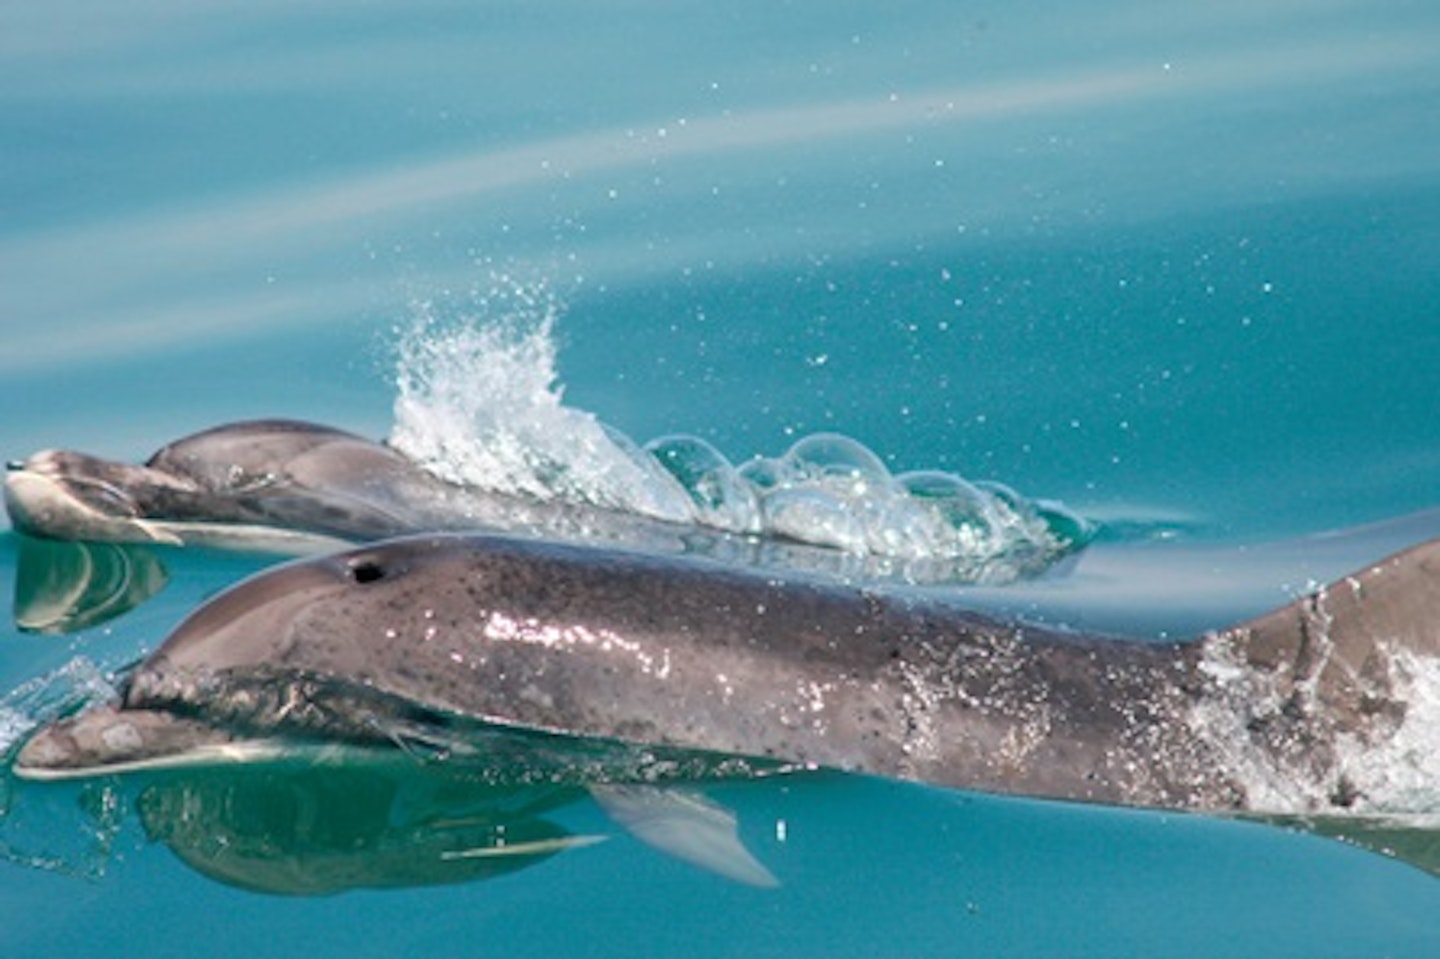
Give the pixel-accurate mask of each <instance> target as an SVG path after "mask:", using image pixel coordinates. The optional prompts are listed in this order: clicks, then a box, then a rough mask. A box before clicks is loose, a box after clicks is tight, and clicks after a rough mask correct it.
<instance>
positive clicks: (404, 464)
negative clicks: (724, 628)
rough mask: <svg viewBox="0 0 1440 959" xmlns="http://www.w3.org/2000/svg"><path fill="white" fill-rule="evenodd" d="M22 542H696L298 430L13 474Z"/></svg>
mask: <svg viewBox="0 0 1440 959" xmlns="http://www.w3.org/2000/svg"><path fill="white" fill-rule="evenodd" d="M5 503H6V507H7V509H8V510H9V513H10V517H11V521H12V522H13V523H14V525H15V527H16V528H17V529H18V530H20V531H21V532H24V533H29V534H31V535H34V536H41V537H46V538H52V539H62V540H82V541H95V542H119V543H160V544H164V545H171V546H181V545H192V544H200V545H209V546H219V547H225V548H242V549H253V550H258V551H266V552H278V553H287V554H297V553H298V554H305V553H315V552H326V551H330V550H334V549H338V548H341V547H343V546H347V545H351V544H353V543H355V542H359V541H364V540H372V539H380V538H383V537H386V536H395V535H399V534H402V533H413V532H419V531H422V530H457V529H491V530H531V531H533V532H537V533H544V534H546V535H550V536H562V537H571V538H579V537H594V538H597V539H610V540H615V541H621V542H627V543H631V544H632V545H636V546H643V547H646V548H667V549H680V548H682V547H683V545H684V544H683V542H682V539H681V537H682V535H683V534H684V533H685V532H687V530H686V529H684V528H681V527H677V526H675V525H673V524H668V523H665V522H664V521H661V520H656V519H651V518H649V517H641V516H630V515H622V514H616V513H614V512H613V511H608V510H603V509H600V508H596V507H590V506H587V505H585V504H577V503H542V502H537V501H531V500H527V499H524V498H522V497H517V496H505V495H501V494H493V493H488V492H486V491H484V490H477V489H471V488H461V487H458V486H455V485H453V484H450V483H447V482H445V481H443V480H441V479H440V478H438V477H436V476H434V475H433V474H431V473H429V472H427V471H425V470H424V469H422V468H421V467H420V466H418V465H416V464H415V463H414V462H412V461H411V460H409V459H407V458H406V457H405V456H403V455H401V454H400V453H398V452H397V451H395V450H394V449H391V448H390V447H389V446H386V445H384V444H381V443H375V442H372V441H370V440H367V439H365V438H364V437H361V436H356V435H355V434H353V433H348V432H345V431H344V430H338V429H334V428H332V427H328V426H322V425H319V424H315V423H307V422H303V421H299V420H284V419H268V420H248V421H243V422H237V423H229V424H225V425H223V426H218V427H215V428H214V429H209V430H205V431H203V432H200V433H196V434H194V435H192V436H187V437H185V438H183V439H180V440H176V441H175V442H173V443H171V444H169V445H167V446H164V447H162V448H161V449H160V450H159V451H157V452H156V453H155V455H154V456H152V457H150V459H149V460H148V461H147V462H146V463H145V464H144V465H138V466H137V465H134V464H130V463H122V462H116V461H112V460H106V459H102V458H99V457H94V456H89V455H87V454H85V453H78V452H74V451H70V450H43V451H41V452H39V453H36V454H34V455H33V456H31V457H29V458H28V459H26V460H24V461H22V462H18V463H12V464H10V468H9V470H8V472H7V474H6V477H5Z"/></svg>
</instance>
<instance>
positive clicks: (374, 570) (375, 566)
mask: <svg viewBox="0 0 1440 959" xmlns="http://www.w3.org/2000/svg"><path fill="white" fill-rule="evenodd" d="M350 578H351V579H353V580H355V582H357V583H373V582H375V581H376V580H378V579H384V578H385V570H384V569H382V568H381V566H380V564H379V563H377V562H375V561H374V560H373V559H362V560H360V561H359V562H357V563H355V564H354V565H353V566H351V567H350Z"/></svg>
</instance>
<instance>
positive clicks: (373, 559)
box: [14, 541, 452, 779]
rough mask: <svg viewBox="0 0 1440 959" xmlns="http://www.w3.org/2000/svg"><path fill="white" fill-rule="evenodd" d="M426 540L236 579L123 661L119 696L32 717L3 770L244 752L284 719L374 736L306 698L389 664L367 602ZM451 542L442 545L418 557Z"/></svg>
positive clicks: (37, 771)
mask: <svg viewBox="0 0 1440 959" xmlns="http://www.w3.org/2000/svg"><path fill="white" fill-rule="evenodd" d="M425 554H426V549H425V542H423V541H422V542H407V541H396V542H394V543H393V544H392V543H385V544H379V545H377V546H375V547H372V548H365V549H362V550H354V551H351V552H349V553H341V554H337V555H333V556H324V557H320V558H317V559H310V560H302V561H295V562H291V563H287V564H284V565H281V566H278V567H272V568H271V569H268V570H265V571H262V572H261V573H258V574H256V575H254V576H252V577H250V578H248V579H247V580H244V581H242V582H241V583H238V584H236V585H235V586H233V587H231V588H230V589H228V590H226V591H224V592H222V593H220V594H219V595H217V596H215V597H214V598H212V599H211V600H210V601H208V602H207V603H205V604H204V605H202V606H200V607H199V608H198V609H196V610H195V611H194V612H193V613H192V614H191V615H190V616H189V617H188V618H186V619H185V620H184V621H182V622H181V624H180V625H179V626H178V627H177V628H176V629H175V630H174V631H173V632H172V633H171V634H170V635H169V637H167V638H166V640H165V641H164V642H163V643H162V644H161V645H160V646H159V647H158V648H157V649H156V650H155V651H154V652H153V653H152V654H151V655H150V656H148V657H147V658H146V659H145V660H144V661H143V662H141V663H139V664H138V665H137V666H136V667H134V669H133V670H131V672H130V673H129V675H128V676H127V677H126V678H125V680H124V681H123V683H122V693H121V699H120V701H119V702H118V703H114V704H107V705H103V706H98V707H94V708H91V709H88V710H86V711H84V712H81V713H79V714H76V715H74V716H71V717H67V718H64V719H61V720H58V721H56V722H54V723H52V724H50V725H48V726H46V727H44V728H42V729H41V730H39V731H38V732H37V733H36V734H35V735H34V736H32V737H31V738H30V740H29V741H28V742H27V743H26V744H25V745H24V747H23V748H22V749H21V750H20V752H19V753H18V755H17V756H16V758H15V763H14V768H15V772H16V773H17V774H18V775H20V776H22V777H25V778H32V779H57V778H71V777H78V776H88V775H96V774H99V773H104V772H113V771H126V770H130V769H140V768H157V767H167V766H176V765H190V764H196V763H208V762H214V761H224V760H226V759H249V758H251V756H252V754H253V753H254V751H255V750H256V749H257V748H258V749H261V750H262V754H263V752H264V750H266V749H270V748H271V746H272V745H273V736H274V735H281V736H283V735H285V734H286V733H298V734H301V735H304V734H306V733H316V732H318V733H322V734H324V735H326V736H330V737H334V738H339V739H347V738H348V739H358V740H365V739H369V738H375V734H374V731H373V730H371V731H369V733H368V734H367V730H366V729H365V728H363V723H364V722H365V721H364V720H362V721H361V723H360V724H359V725H357V726H347V725H346V721H345V720H344V719H343V718H339V717H335V716H332V715H331V714H330V713H326V712H324V710H317V709H314V708H311V706H310V705H309V703H308V700H309V699H310V698H311V697H312V696H313V693H314V684H315V683H317V682H320V683H323V682H325V681H327V680H330V681H334V682H335V683H336V684H337V685H343V686H344V687H345V688H346V689H350V688H351V687H353V688H354V689H355V690H358V691H359V693H358V695H361V696H363V695H364V687H365V685H366V682H367V679H368V677H371V676H373V675H376V674H377V673H379V672H380V671H381V670H383V669H386V668H389V665H390V660H391V658H392V654H393V652H394V650H393V649H392V648H390V647H391V646H393V644H391V643H388V642H385V637H384V635H383V634H384V630H385V627H384V625H383V623H382V621H381V616H380V614H381V612H382V611H383V610H384V609H385V608H389V607H395V606H398V607H400V608H402V609H403V608H404V607H405V605H406V604H407V603H408V602H409V596H408V590H409V589H410V588H411V587H410V586H409V585H407V583H406V582H405V580H406V579H407V576H408V574H409V573H410V572H411V565H412V562H420V563H423V562H424V560H423V557H424V556H425ZM451 555H452V553H451V551H449V550H446V549H444V548H441V549H439V550H438V552H437V554H436V555H435V556H434V557H432V558H431V560H430V564H435V563H438V564H441V565H444V564H445V563H446V562H448V561H449V558H450V557H451ZM377 634H378V635H377ZM377 640H378V642H377ZM362 712H363V709H357V710H356V713H357V714H360V713H362ZM257 744H258V745H257ZM267 744H270V745H267Z"/></svg>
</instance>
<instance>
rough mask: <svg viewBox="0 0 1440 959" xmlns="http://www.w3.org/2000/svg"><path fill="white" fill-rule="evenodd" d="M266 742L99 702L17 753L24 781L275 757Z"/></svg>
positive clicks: (276, 747)
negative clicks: (245, 738) (103, 704)
mask: <svg viewBox="0 0 1440 959" xmlns="http://www.w3.org/2000/svg"><path fill="white" fill-rule="evenodd" d="M282 752H283V749H282V747H281V745H280V744H279V743H277V742H274V741H270V740H243V739H237V738H236V737H235V735H234V734H232V733H230V732H227V731H226V730H223V729H221V728H219V727H217V726H212V725H210V724H208V723H205V722H202V721H199V720H196V719H190V718H186V717H182V716H176V715H173V714H171V713H166V712H161V711H159V710H151V709H118V708H116V707H114V706H102V707H98V708H95V709H90V710H86V711H85V712H83V713H80V714H78V715H76V716H71V717H69V718H67V719H62V720H59V721H57V722H54V723H51V724H50V725H49V726H45V727H44V728H42V729H41V730H40V731H39V732H37V733H36V734H35V735H34V736H32V737H31V738H30V740H29V741H28V742H27V743H26V744H25V745H24V746H23V747H21V749H20V753H19V755H17V756H16V757H15V763H14V767H13V768H14V771H15V775H17V776H19V777H20V778H22V779H36V780H54V779H80V778H84V777H88V776H100V775H108V774H112V773H124V772H134V771H137V770H142V769H168V768H173V767H179V766H198V765H214V764H217V763H226V762H245V761H252V760H256V759H262V758H271V757H273V756H278V755H280V754H281V753H282Z"/></svg>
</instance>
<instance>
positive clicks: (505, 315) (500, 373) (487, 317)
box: [390, 277, 1091, 583]
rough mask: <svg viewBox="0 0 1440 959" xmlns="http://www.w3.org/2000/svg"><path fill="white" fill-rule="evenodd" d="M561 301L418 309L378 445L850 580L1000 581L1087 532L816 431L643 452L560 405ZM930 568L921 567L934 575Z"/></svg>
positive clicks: (495, 298)
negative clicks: (768, 552) (772, 541)
mask: <svg viewBox="0 0 1440 959" xmlns="http://www.w3.org/2000/svg"><path fill="white" fill-rule="evenodd" d="M559 315H560V305H559V303H558V300H557V298H556V297H555V296H554V295H553V294H552V293H551V292H550V290H549V289H548V288H547V287H545V286H544V285H543V284H539V285H537V284H525V283H519V282H516V281H514V280H511V279H508V278H503V277H502V278H499V279H497V280H495V281H494V282H493V283H492V285H491V287H490V289H489V290H488V291H486V292H484V293H475V294H472V296H471V297H470V299H469V300H468V301H467V302H466V303H465V304H464V306H463V308H461V309H458V310H457V309H454V308H453V305H452V304H443V305H437V304H435V303H433V302H426V303H421V304H418V305H417V313H416V317H415V319H414V321H413V322H412V323H411V324H410V325H409V326H408V327H406V328H404V329H401V330H398V331H397V333H398V334H399V344H398V350H397V352H398V357H397V360H398V362H397V370H396V375H395V383H396V398H395V423H394V426H393V428H392V431H391V435H390V443H391V445H392V446H394V447H395V448H396V449H398V450H400V451H401V452H402V453H405V454H406V455H407V456H409V457H411V458H412V459H414V460H415V461H416V462H418V463H420V464H421V465H422V466H424V467H425V468H426V469H428V470H430V471H431V472H432V473H434V474H435V475H437V476H439V477H441V478H442V479H444V480H446V481H448V482H452V483H456V484H458V485H463V486H469V487H474V488H479V489H483V490H487V491H490V492H496V493H502V494H508V495H514V496H520V497H525V498H528V499H531V500H537V501H553V502H562V503H563V502H569V503H583V504H588V505H591V506H599V507H604V508H607V509H613V510H617V511H620V512H626V513H631V514H639V515H643V516H650V517H656V518H659V519H664V520H668V521H670V522H674V523H681V524H687V525H695V524H699V525H701V526H705V527H708V528H710V529H714V530H720V531H723V532H727V533H736V534H741V535H744V536H754V535H761V536H769V537H772V538H778V539H780V540H783V541H787V542H794V543H802V544H806V545H809V546H819V547H825V548H828V549H830V550H834V551H835V553H836V555H837V556H850V557H867V558H878V559H879V560H880V561H881V562H880V563H879V565H875V564H870V565H867V566H866V567H865V569H864V570H863V571H862V572H861V575H865V574H867V573H868V574H876V575H886V576H889V575H897V574H898V575H901V576H903V577H904V578H907V579H910V580H911V581H916V582H954V581H968V582H989V583H1001V582H1008V581H1010V580H1013V579H1016V578H1017V577H1020V576H1024V575H1027V574H1032V573H1036V572H1039V571H1042V570H1044V569H1046V568H1048V567H1049V566H1050V565H1052V564H1053V563H1054V562H1056V561H1057V560H1059V559H1061V558H1062V557H1064V556H1065V555H1067V554H1069V553H1071V552H1073V551H1074V550H1076V549H1079V548H1081V547H1083V546H1084V544H1085V542H1086V541H1087V540H1088V539H1089V537H1090V535H1091V527H1090V524H1089V523H1087V522H1086V521H1085V520H1083V519H1081V518H1079V517H1077V516H1074V515H1073V514H1071V513H1069V512H1068V511H1066V510H1065V509H1064V508H1063V507H1060V506H1058V505H1057V504H1053V503H1045V502H1035V501H1030V500H1027V499H1025V498H1024V497H1022V496H1020V495H1018V494H1017V493H1015V492H1014V491H1013V490H1011V489H1009V488H1007V487H1005V486H1002V485H1000V484H998V483H969V482H967V481H966V480H964V479H962V478H961V477H959V476H956V475H954V474H951V473H941V472H936V471H917V472H911V473H904V474H901V475H898V476H897V475H892V474H891V472H890V471H889V469H888V468H887V467H886V466H885V464H884V463H883V462H882V461H881V459H880V457H878V456H877V455H876V454H875V453H873V452H872V451H871V450H869V449H867V448H866V447H865V446H864V445H862V444H861V443H858V442H856V441H855V440H853V439H850V438H849V437H846V436H842V435H838V434H815V435H813V436H806V437H802V438H801V439H799V440H798V441H797V442H796V443H795V444H794V445H793V446H792V447H791V448H790V449H789V450H788V451H786V452H785V453H784V454H782V455H781V456H779V457H775V458H766V457H756V458H753V459H751V460H749V461H747V462H745V463H744V464H742V465H740V466H738V467H737V466H736V465H734V463H732V462H731V461H730V460H729V459H727V458H726V457H725V456H724V455H723V454H722V453H721V452H720V451H719V450H717V449H715V448H714V447H713V446H711V445H710V444H709V443H707V442H705V441H704V440H702V439H700V438H698V437H695V436H690V435H685V434H679V435H670V436H663V437H658V438H656V439H654V440H651V441H650V442H648V443H646V444H645V445H644V447H643V448H642V447H640V446H639V445H637V444H636V443H635V442H633V441H632V440H631V439H630V438H629V437H627V436H625V435H624V434H623V433H621V432H619V431H618V430H615V429H613V428H611V427H609V426H607V425H605V424H604V423H601V422H600V421H599V420H598V419H597V418H596V417H595V416H594V415H593V414H591V413H589V412H586V411H584V410H578V409H575V408H573V407H570V406H566V405H565V403H564V390H563V388H562V387H561V386H560V381H559V375H558V372H557V369H556V359H557V353H558V348H557V345H556V339H555V325H556V322H557V319H558V317H559ZM932 567H933V568H932Z"/></svg>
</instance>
